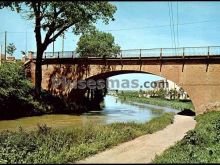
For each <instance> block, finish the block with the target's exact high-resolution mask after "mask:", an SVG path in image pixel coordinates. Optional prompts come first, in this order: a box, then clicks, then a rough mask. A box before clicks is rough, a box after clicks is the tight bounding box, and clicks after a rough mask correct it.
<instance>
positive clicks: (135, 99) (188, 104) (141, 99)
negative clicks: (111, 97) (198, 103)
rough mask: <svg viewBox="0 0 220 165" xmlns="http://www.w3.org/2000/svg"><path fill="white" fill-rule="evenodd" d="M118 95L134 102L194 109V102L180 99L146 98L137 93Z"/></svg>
mask: <svg viewBox="0 0 220 165" xmlns="http://www.w3.org/2000/svg"><path fill="white" fill-rule="evenodd" d="M118 97H119V98H120V99H121V100H127V101H133V102H139V103H147V104H152V105H159V106H166V107H171V108H174V109H181V110H184V109H191V110H194V107H193V104H192V102H180V101H178V100H166V99H162V98H145V97H138V96H136V95H128V96H124V95H122V94H119V95H118Z"/></svg>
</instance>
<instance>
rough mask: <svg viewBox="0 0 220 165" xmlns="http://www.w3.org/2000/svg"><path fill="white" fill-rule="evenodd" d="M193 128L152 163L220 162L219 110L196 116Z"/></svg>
mask: <svg viewBox="0 0 220 165" xmlns="http://www.w3.org/2000/svg"><path fill="white" fill-rule="evenodd" d="M196 120H197V125H196V127H195V129H194V130H192V131H189V132H188V133H187V135H186V136H185V137H184V138H183V139H182V140H181V141H179V142H178V143H177V144H176V145H174V146H172V147H171V148H169V149H167V150H166V151H165V152H164V153H163V154H162V155H160V156H156V158H155V160H154V161H153V163H220V112H209V113H206V114H203V115H199V116H197V117H196Z"/></svg>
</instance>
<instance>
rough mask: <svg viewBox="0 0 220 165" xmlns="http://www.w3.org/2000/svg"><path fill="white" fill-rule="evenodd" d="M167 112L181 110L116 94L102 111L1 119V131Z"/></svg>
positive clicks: (129, 119) (141, 117)
mask: <svg viewBox="0 0 220 165" xmlns="http://www.w3.org/2000/svg"><path fill="white" fill-rule="evenodd" d="M165 112H175V113H177V112H179V111H178V110H175V109H172V108H167V107H161V106H155V105H149V104H143V103H134V102H123V101H121V100H119V99H118V98H117V97H115V96H110V95H107V96H105V99H104V106H103V109H102V110H101V111H91V112H89V113H84V114H82V115H60V114H58V115H43V116H34V117H24V118H20V119H16V120H3V121H0V131H3V130H18V129H19V127H22V128H23V129H24V130H33V129H36V128H37V124H40V125H42V124H46V125H47V126H49V127H52V128H61V127H66V128H68V127H69V128H71V127H75V126H83V125H88V124H91V123H96V124H110V123H115V122H137V123H143V122H147V121H149V120H151V119H153V118H155V117H158V116H160V115H162V114H163V113H165Z"/></svg>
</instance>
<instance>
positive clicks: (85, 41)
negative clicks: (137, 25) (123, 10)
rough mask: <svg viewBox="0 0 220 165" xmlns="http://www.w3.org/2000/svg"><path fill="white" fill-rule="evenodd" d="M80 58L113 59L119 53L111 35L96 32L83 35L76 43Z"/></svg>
mask: <svg viewBox="0 0 220 165" xmlns="http://www.w3.org/2000/svg"><path fill="white" fill-rule="evenodd" d="M76 51H77V52H78V53H79V55H80V57H113V56H115V55H117V54H119V53H120V47H119V46H118V45H116V44H115V43H114V37H113V36H112V34H111V33H105V32H101V31H98V30H95V31H92V32H90V33H86V34H83V35H82V36H81V37H80V39H79V42H78V43H77V48H76Z"/></svg>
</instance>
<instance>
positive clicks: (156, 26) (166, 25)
mask: <svg viewBox="0 0 220 165" xmlns="http://www.w3.org/2000/svg"><path fill="white" fill-rule="evenodd" d="M216 21H217V20H204V21H196V22H185V23H178V26H183V25H190V24H199V23H208V22H216ZM169 26H170V25H168V24H164V25H155V26H143V27H134V28H125V29H112V30H105V31H124V30H136V29H137V30H138V29H148V28H149V29H150V28H162V27H169ZM7 32H8V33H26V31H23V32H21V31H20V32H13V31H7ZM1 33H2V34H4V32H0V34H1ZM27 33H34V32H33V31H31V32H28V31H27ZM65 33H71V34H73V33H72V32H65Z"/></svg>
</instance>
